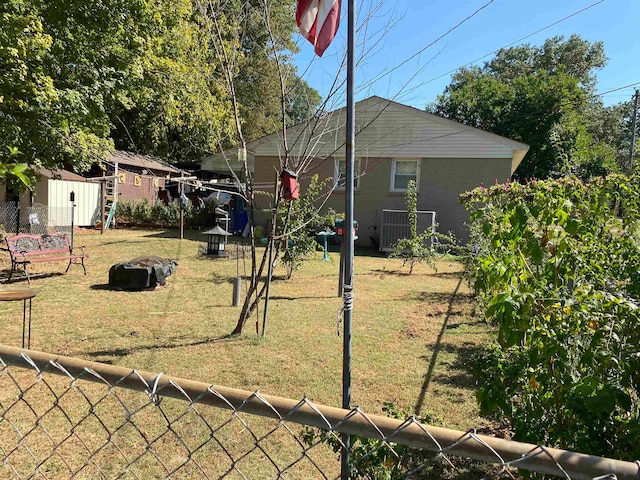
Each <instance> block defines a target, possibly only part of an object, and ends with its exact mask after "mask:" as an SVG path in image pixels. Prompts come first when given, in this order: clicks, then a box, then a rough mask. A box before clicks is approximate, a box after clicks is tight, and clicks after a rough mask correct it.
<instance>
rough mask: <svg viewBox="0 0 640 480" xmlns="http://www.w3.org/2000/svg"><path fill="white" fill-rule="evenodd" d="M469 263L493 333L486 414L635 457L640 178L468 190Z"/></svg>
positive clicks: (482, 394)
mask: <svg viewBox="0 0 640 480" xmlns="http://www.w3.org/2000/svg"><path fill="white" fill-rule="evenodd" d="M461 200H462V202H463V204H464V205H465V206H466V208H467V209H468V210H470V211H471V218H472V229H473V232H472V236H471V238H476V239H481V240H479V243H478V245H476V246H475V247H476V248H475V250H476V252H477V254H476V256H475V257H474V259H473V261H472V262H471V263H470V267H471V268H472V270H473V271H472V273H473V278H474V279H475V288H476V291H477V292H478V294H479V299H480V304H481V306H482V307H483V311H484V313H485V314H486V317H487V319H488V320H489V321H490V322H492V323H494V324H495V326H496V327H497V333H498V336H497V343H496V344H495V345H493V346H492V347H490V348H487V349H486V350H485V351H484V352H483V353H481V354H480V355H478V356H477V357H476V359H475V360H476V374H477V378H478V380H479V384H480V388H479V391H478V400H479V403H480V407H481V410H482V411H483V412H484V413H485V414H490V413H491V414H495V415H496V416H498V417H502V418H507V419H509V420H510V422H511V424H512V426H513V429H514V432H515V437H516V439H517V440H521V441H528V442H531V443H537V444H545V445H550V446H557V447H560V448H563V449H570V450H577V451H580V452H583V453H590V454H595V455H604V456H613V457H617V458H624V459H636V458H639V457H640V444H639V443H638V441H637V439H638V438H640V422H639V412H640V400H639V397H638V394H639V389H638V386H639V384H640V335H638V332H640V311H639V309H638V298H639V296H640V272H639V265H640V230H639V228H640V209H639V208H638V207H639V201H640V177H638V176H632V177H625V176H622V175H612V176H609V177H606V178H597V179H594V180H593V181H590V182H588V183H583V182H582V181H580V180H577V179H575V178H564V179H561V180H555V181H551V180H547V181H539V182H535V181H532V182H530V183H528V184H526V185H520V184H517V183H515V184H506V185H497V186H494V187H491V188H488V189H487V188H478V189H475V190H473V191H472V192H469V193H467V194H464V195H463V196H462V198H461Z"/></svg>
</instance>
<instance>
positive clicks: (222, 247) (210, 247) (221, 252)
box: [204, 226, 231, 257]
mask: <svg viewBox="0 0 640 480" xmlns="http://www.w3.org/2000/svg"><path fill="white" fill-rule="evenodd" d="M204 234H205V235H206V236H207V255H215V256H216V257H226V256H227V252H226V246H227V237H228V236H229V235H231V234H230V233H229V232H227V231H226V230H225V229H223V228H220V227H219V226H215V227H214V228H212V229H211V230H208V231H206V232H204Z"/></svg>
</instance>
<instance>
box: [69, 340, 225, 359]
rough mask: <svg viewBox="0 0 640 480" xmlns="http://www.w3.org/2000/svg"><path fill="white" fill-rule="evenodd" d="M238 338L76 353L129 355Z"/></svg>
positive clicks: (103, 355) (91, 355)
mask: <svg viewBox="0 0 640 480" xmlns="http://www.w3.org/2000/svg"><path fill="white" fill-rule="evenodd" d="M235 338H237V335H223V336H221V337H210V338H205V339H202V340H197V341H194V342H183V343H173V344H169V343H166V342H164V341H163V343H161V344H157V345H140V346H138V347H131V348H114V349H111V350H96V351H93V352H79V353H77V354H76V355H80V354H82V355H88V356H90V357H124V356H127V355H131V354H132V353H135V352H141V351H151V350H166V349H172V348H183V347H196V346H199V345H206V344H209V343H218V342H224V341H229V340H233V339H235ZM100 361H101V362H102V363H108V362H106V361H104V360H100Z"/></svg>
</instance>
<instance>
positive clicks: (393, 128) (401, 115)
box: [253, 99, 526, 169]
mask: <svg viewBox="0 0 640 480" xmlns="http://www.w3.org/2000/svg"><path fill="white" fill-rule="evenodd" d="M344 125H345V116H344V111H343V110H339V111H337V112H333V113H332V114H330V115H328V117H327V118H326V119H325V120H323V121H322V124H320V125H319V126H317V127H316V132H315V134H312V133H311V132H310V131H309V128H305V127H306V126H305V125H299V126H296V127H293V128H291V129H289V130H288V137H289V144H290V145H295V144H296V139H298V138H299V137H302V138H303V140H302V141H298V142H297V143H298V144H300V145H301V146H303V145H306V144H307V143H308V142H307V141H306V140H305V139H310V138H312V137H313V138H314V141H313V144H314V145H316V148H314V151H313V155H314V156H315V157H328V156H334V157H335V156H337V157H342V158H344V155H345V147H344V138H346V137H345V127H344ZM320 132H324V133H322V134H320ZM316 140H317V144H316V143H315V141H316ZM500 140H503V141H502V142H501V141H500ZM514 143H515V142H512V141H510V140H508V139H501V137H498V136H497V135H492V134H489V133H487V132H482V131H480V130H478V129H474V128H471V127H467V126H465V125H462V124H458V123H456V122H452V121H448V120H445V119H442V118H440V117H437V116H435V115H430V114H427V113H425V112H421V111H419V110H416V109H413V108H410V107H406V106H404V105H399V104H395V103H393V102H391V104H389V103H388V102H385V101H382V99H372V100H371V101H363V102H359V103H358V105H357V106H356V145H355V148H356V156H359V157H369V158H379V157H393V158H416V157H421V158H469V159H478V160H479V161H481V160H482V159H485V158H511V157H512V153H513V150H514ZM525 147H526V146H525V145H522V148H525ZM253 148H254V151H255V154H256V156H260V157H264V156H278V155H279V154H280V152H281V150H282V139H281V138H280V135H278V134H274V135H270V136H268V137H264V138H263V139H261V140H260V141H257V142H256V144H255V146H253ZM295 150H296V149H295V147H293V149H292V153H293V154H294V155H295V154H296V151H295ZM307 153H308V152H307ZM258 163H259V160H258V161H256V169H257V164H258Z"/></svg>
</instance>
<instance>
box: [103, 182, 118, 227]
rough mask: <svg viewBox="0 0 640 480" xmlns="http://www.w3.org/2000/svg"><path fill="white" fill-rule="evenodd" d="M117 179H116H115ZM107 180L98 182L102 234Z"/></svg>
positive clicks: (104, 220)
mask: <svg viewBox="0 0 640 480" xmlns="http://www.w3.org/2000/svg"><path fill="white" fill-rule="evenodd" d="M116 181H117V180H116ZM106 182H107V180H104V181H102V182H100V199H101V200H100V202H101V203H100V235H104V222H106V221H107V215H106V212H105V209H106V208H107V183H106Z"/></svg>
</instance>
